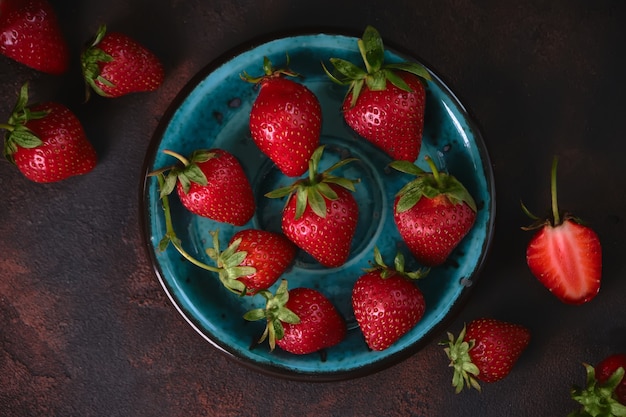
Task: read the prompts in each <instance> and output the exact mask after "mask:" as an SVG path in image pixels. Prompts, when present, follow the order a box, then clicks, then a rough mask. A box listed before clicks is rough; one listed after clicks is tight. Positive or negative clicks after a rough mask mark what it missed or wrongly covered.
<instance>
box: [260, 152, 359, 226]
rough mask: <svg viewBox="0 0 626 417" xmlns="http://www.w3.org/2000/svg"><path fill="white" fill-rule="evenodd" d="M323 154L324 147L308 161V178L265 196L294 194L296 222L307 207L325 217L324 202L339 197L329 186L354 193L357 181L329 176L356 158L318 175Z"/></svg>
mask: <svg viewBox="0 0 626 417" xmlns="http://www.w3.org/2000/svg"><path fill="white" fill-rule="evenodd" d="M323 153H324V146H320V147H318V148H317V149H316V150H315V152H313V155H311V158H310V159H309V171H308V177H307V178H304V179H300V180H298V181H296V182H294V183H293V184H291V185H288V186H286V187H281V188H278V189H276V190H274V191H270V192H269V193H267V194H265V196H266V197H268V198H281V197H285V196H288V195H290V194H292V193H294V192H295V193H296V215H295V219H296V220H298V219H299V218H300V217H302V215H303V214H304V211H305V210H306V207H307V205H308V206H309V207H311V210H313V212H314V213H315V214H316V215H317V216H318V217H322V218H324V217H326V200H330V201H334V200H337V199H338V198H339V197H338V196H337V193H336V192H335V191H334V190H333V189H332V188H331V187H330V184H335V185H339V186H340V187H343V188H345V189H347V190H350V191H355V187H354V185H355V184H356V183H358V182H359V180H358V179H356V180H352V179H347V178H344V177H339V176H336V175H333V174H331V172H332V171H334V170H336V169H339V168H341V167H343V166H344V165H347V164H349V163H350V162H353V161H356V158H347V159H343V160H341V161H339V162H337V163H335V164H334V165H332V166H331V167H329V168H328V169H326V170H325V171H323V172H321V173H318V171H319V164H320V161H321V159H322V154H323Z"/></svg>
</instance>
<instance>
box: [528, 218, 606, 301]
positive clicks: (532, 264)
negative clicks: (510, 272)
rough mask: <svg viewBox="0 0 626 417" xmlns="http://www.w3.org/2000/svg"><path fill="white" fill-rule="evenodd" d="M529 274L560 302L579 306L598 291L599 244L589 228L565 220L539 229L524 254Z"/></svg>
mask: <svg viewBox="0 0 626 417" xmlns="http://www.w3.org/2000/svg"><path fill="white" fill-rule="evenodd" d="M526 261H527V263H528V266H529V268H530V270H531V272H532V273H533V275H534V276H535V277H536V278H537V279H538V280H539V281H540V282H541V283H542V284H543V285H545V286H546V287H547V288H548V289H549V290H550V291H552V293H553V294H554V295H556V296H557V297H558V298H559V299H561V301H563V302H565V303H569V304H582V303H585V302H587V301H589V300H591V299H592V298H593V297H595V295H596V294H597V293H598V291H599V289H600V278H601V272H602V255H601V247H600V241H599V239H598V236H597V235H596V233H595V232H594V231H593V230H591V229H590V228H588V227H586V226H583V225H580V224H578V223H576V222H574V221H573V220H570V219H567V220H565V221H564V222H563V223H562V224H560V225H557V226H551V225H546V226H543V227H542V228H541V230H539V231H538V232H537V233H536V234H535V236H533V239H532V240H531V242H530V244H529V245H528V249H527V251H526Z"/></svg>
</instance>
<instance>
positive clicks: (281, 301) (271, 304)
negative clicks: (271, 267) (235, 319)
mask: <svg viewBox="0 0 626 417" xmlns="http://www.w3.org/2000/svg"><path fill="white" fill-rule="evenodd" d="M259 294H261V295H262V296H263V297H264V298H265V308H257V309H253V310H250V311H248V312H246V313H245V314H244V316H243V318H244V319H245V320H248V321H257V320H263V319H265V320H266V321H267V325H266V326H265V330H264V331H263V334H262V335H261V337H260V338H259V340H258V343H263V341H265V339H267V340H268V342H269V345H270V350H274V348H275V347H276V341H277V340H280V339H282V338H283V336H284V335H285V329H284V327H283V323H290V324H297V323H300V318H299V317H298V316H297V315H296V314H295V313H294V312H293V311H291V310H289V309H288V308H287V307H286V304H287V301H289V291H288V290H287V281H286V280H283V281H282V282H281V283H280V285H279V287H278V289H277V290H276V294H272V293H271V292H270V291H267V290H266V291H260V292H259Z"/></svg>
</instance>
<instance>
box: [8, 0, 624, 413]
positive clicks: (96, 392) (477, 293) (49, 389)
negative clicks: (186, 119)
mask: <svg viewBox="0 0 626 417" xmlns="http://www.w3.org/2000/svg"><path fill="white" fill-rule="evenodd" d="M52 4H53V6H54V7H55V9H56V10H57V13H58V15H59V19H60V21H61V24H62V27H63V30H64V32H65V34H66V36H67V39H68V42H69V43H70V48H71V52H72V54H73V56H74V59H75V60H74V62H73V67H72V69H71V71H70V72H68V73H67V74H65V75H63V76H60V77H55V76H49V75H45V74H41V73H38V72H36V71H33V70H29V69H27V68H25V67H23V66H21V65H19V64H17V63H15V62H13V61H10V60H8V59H5V58H0V95H1V97H2V101H1V103H0V119H2V120H6V118H7V117H8V115H9V113H10V111H11V109H12V106H13V103H14V97H15V95H16V93H17V92H18V90H19V87H20V86H21V85H22V83H24V82H25V81H30V83H31V91H32V94H33V99H34V100H51V99H54V100H57V101H60V102H62V103H64V104H66V105H68V106H69V107H71V108H72V109H73V110H74V111H75V112H76V114H77V115H78V116H79V117H80V119H81V121H82V122H83V124H84V127H85V129H86V131H87V134H88V136H89V138H90V140H91V141H92V142H93V144H94V146H95V147H96V150H97V152H98V154H99V158H100V161H99V165H98V166H97V167H96V169H95V170H94V171H93V172H91V173H90V174H88V175H86V176H84V177H76V178H72V179H69V180H67V181H63V182H59V183H55V184H48V185H40V184H35V183H31V182H29V181H27V180H26V179H25V178H24V177H22V175H21V174H20V173H19V172H18V171H17V170H16V169H14V168H13V167H12V166H11V165H10V164H9V163H0V189H1V196H0V207H1V220H0V254H1V255H0V415H2V416H7V417H14V416H81V417H88V416H94V417H95V416H168V417H176V416H181V417H182V416H185V417H187V416H216V417H217V416H243V415H245V416H268V415H273V416H292V415H296V414H299V415H302V416H361V417H364V416H372V417H374V416H451V415H455V416H532V417H536V416H563V415H566V414H567V413H568V412H569V411H572V410H573V409H574V408H576V404H575V403H574V402H573V401H572V400H571V399H570V398H569V390H570V387H571V385H572V384H582V383H584V371H583V367H582V365H581V363H582V362H583V361H587V362H590V363H595V362H597V361H599V360H600V359H601V358H602V357H603V356H605V355H607V354H609V353H612V352H616V351H626V257H625V256H624V253H625V251H626V223H625V216H626V192H625V189H626V174H625V173H624V167H625V165H624V158H625V157H626V138H625V134H624V128H623V126H622V125H621V122H622V121H623V120H622V118H623V117H624V114H626V100H624V97H625V96H626V82H625V81H624V80H625V79H624V68H626V53H625V52H624V45H625V41H626V30H625V29H624V20H625V19H626V3H624V2H623V1H619V0H614V1H608V0H594V1H581V0H555V1H550V2H546V1H540V0H521V1H517V2H512V1H504V2H503V1H469V0H423V1H415V0H411V1H406V0H386V1H367V0H360V1H353V0H349V1H326V0H320V1H315V2H302V1H298V2H296V1H287V0H257V1H244V0H237V1H230V0H229V1H220V0H214V1H198V0H185V1H182V0H171V1H166V0H151V1H147V0H133V1H118V0H113V1H109V2H102V1H100V2H96V1H73V0H72V1H69V0H63V1H61V0H56V1H52ZM101 23H107V24H108V25H109V27H110V28H112V29H114V30H119V31H123V32H126V33H127V34H129V35H131V36H133V37H135V38H136V39H138V40H140V41H141V42H143V43H144V44H145V45H146V46H148V47H149V48H150V49H152V50H153V51H154V52H155V53H156V54H157V55H159V56H160V57H161V58H162V60H163V62H164V64H165V67H166V72H167V76H166V79H165V82H164V84H163V86H162V87H161V88H160V89H159V90H157V91H156V92H152V93H145V94H135V95H131V96H127V97H124V98H120V99H115V100H106V99H102V98H100V97H96V98H93V99H92V100H90V101H89V102H88V103H84V102H83V85H82V80H81V77H80V70H79V67H78V61H77V56H78V54H79V52H80V49H81V47H82V44H83V42H84V41H86V40H87V39H88V38H89V37H90V36H91V34H92V33H93V32H94V31H95V29H96V28H97V26H98V25H100V24H101ZM367 24H371V25H373V26H375V27H377V28H378V29H379V31H380V32H381V33H382V34H383V36H384V37H385V39H387V40H388V41H389V42H391V43H393V44H397V45H399V46H402V47H403V48H406V49H407V50H409V51H411V52H412V53H413V54H415V55H416V56H419V57H421V58H422V59H423V61H424V62H426V63H428V64H429V65H430V66H431V67H432V68H434V69H435V70H436V71H437V72H438V73H439V74H440V75H441V76H442V77H443V78H444V79H445V80H446V81H447V83H448V84H449V85H450V86H451V87H452V89H453V90H454V91H455V92H456V93H457V94H458V96H459V97H460V98H461V100H462V101H463V102H464V103H465V104H466V105H467V107H468V108H469V109H470V111H471V113H472V114H473V115H474V117H475V119H476V121H477V122H478V124H479V125H480V127H481V129H482V132H483V135H484V139H485V142H486V144H487V147H488V149H489V152H490V156H491V158H492V164H493V170H494V174H495V178H496V188H497V220H496V231H495V236H494V240H493V243H494V244H493V249H492V251H491V254H490V256H489V259H488V261H487V263H486V265H485V268H484V270H483V273H482V275H481V277H480V279H479V280H478V283H477V285H476V287H475V288H474V290H473V292H472V294H471V297H470V298H469V300H468V302H467V304H466V306H465V308H464V309H463V310H462V311H461V312H460V314H459V315H458V316H457V317H456V318H455V320H453V321H452V322H450V326H449V330H451V331H453V332H455V333H456V332H458V330H460V328H461V327H462V325H463V323H464V322H467V321H469V320H471V319H474V318H477V317H479V316H491V317H496V318H500V319H503V320H509V321H514V322H518V323H522V324H524V325H526V326H528V327H529V328H530V329H531V331H532V334H533V339H532V342H531V345H530V346H529V348H528V350H527V351H526V352H525V353H524V355H523V356H522V358H521V359H520V361H519V362H518V364H517V365H516V367H515V369H514V371H513V372H512V373H511V374H510V375H509V376H508V377H507V378H506V379H505V380H503V381H500V382H498V383H495V384H491V385H485V386H483V392H482V393H477V392H463V393H461V394H460V395H455V394H454V392H453V390H452V387H451V386H450V379H451V373H450V369H449V368H448V367H447V365H448V362H447V359H446V358H445V355H444V354H443V352H442V350H441V347H440V346H438V345H437V340H438V339H443V338H445V330H448V329H444V330H443V331H442V332H441V334H440V335H438V337H437V338H436V340H433V342H432V343H430V344H428V345H427V346H426V347H425V348H424V349H422V350H421V351H419V352H418V353H416V354H415V355H413V356H411V357H410V358H409V359H407V360H405V361H403V362H402V363H401V364H399V365H396V366H393V367H391V368H390V369H386V370H384V371H381V372H378V373H376V374H374V375H371V376H367V377H363V378H359V379H356V380H348V381H343V382H335V383H307V382H299V383H295V382H290V381H285V380H281V379H276V378H273V377H269V376H264V375H261V374H258V373H256V372H253V371H251V370H248V369H246V368H243V367H241V366H239V365H236V364H234V363H233V362H232V361H231V360H229V359H228V358H226V357H225V356H223V355H222V354H221V353H220V352H218V351H216V350H214V349H213V348H212V347H211V346H210V345H209V344H208V343H207V342H206V341H205V340H204V339H203V338H202V337H200V336H199V335H198V334H197V333H195V331H194V330H193V329H192V328H191V327H190V326H188V325H187V323H186V322H185V321H184V320H183V318H182V317H181V316H180V315H179V313H178V312H177V311H176V310H175V308H174V307H173V305H172V304H171V302H170V301H169V299H168V298H167V297H166V296H165V294H164V291H163V290H162V288H161V287H160V284H159V283H158V281H157V279H156V278H155V276H154V274H153V271H152V267H151V265H150V263H149V260H148V257H147V255H146V253H145V251H144V249H143V247H142V235H141V230H140V214H139V189H140V183H141V181H142V175H143V172H142V163H143V159H144V155H145V153H146V150H147V148H148V144H149V142H150V140H151V138H152V135H153V133H154V131H155V129H156V127H157V125H158V123H159V120H160V117H161V116H162V115H163V113H164V112H165V110H166V109H167V107H168V105H169V103H170V102H171V101H172V100H173V99H174V97H175V96H176V94H177V93H178V92H179V91H180V90H181V88H183V86H184V85H185V84H186V83H187V82H188V81H189V80H190V78H192V77H193V75H194V74H196V73H197V72H198V71H199V70H200V69H201V68H203V67H204V66H205V65H207V64H208V63H209V62H210V61H211V60H213V59H215V58H216V57H218V56H220V55H221V54H223V53H225V52H226V51H228V50H229V49H231V48H233V47H235V46H237V45H239V44H241V43H243V42H246V41H248V40H250V39H252V38H255V37H258V36H262V35H266V34H269V33H275V32H282V31H287V30H294V29H301V28H317V27H320V28H321V27H323V28H330V29H336V30H341V31H350V32H354V33H355V34H360V33H361V32H362V30H363V28H364V27H365V26H366V25H367ZM553 155H559V156H560V158H561V159H560V166H559V186H560V187H559V197H560V203H561V206H562V207H563V208H568V209H571V210H572V211H575V212H576V214H577V215H579V216H580V217H582V218H584V219H585V220H586V221H587V222H588V223H589V224H590V225H592V226H593V227H594V228H595V230H596V231H597V232H598V234H599V235H600V238H601V240H602V243H603V248H604V274H603V286H602V289H601V291H600V294H599V295H598V296H597V298H595V299H594V300H593V301H592V302H590V303H588V304H586V305H582V306H569V305H565V304H561V303H560V302H559V301H557V300H556V298H554V297H553V296H552V295H551V294H549V293H548V291H546V290H545V289H544V288H543V287H542V286H541V285H540V284H539V283H538V281H537V280H536V279H535V278H533V277H532V276H531V275H530V273H529V271H528V268H527V267H526V264H525V261H524V250H525V245H526V243H527V242H528V240H529V239H530V234H528V233H526V232H524V231H522V230H521V229H520V226H523V225H526V224H527V223H528V221H527V218H526V217H525V215H524V214H523V213H522V211H521V209H520V200H521V199H523V200H524V202H525V203H526V204H527V205H528V206H529V207H531V208H535V209H539V208H541V207H545V208H546V209H548V207H549V204H550V200H549V188H548V186H549V166H550V161H551V159H552V157H553Z"/></svg>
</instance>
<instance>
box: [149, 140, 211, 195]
mask: <svg viewBox="0 0 626 417" xmlns="http://www.w3.org/2000/svg"><path fill="white" fill-rule="evenodd" d="M163 153H164V154H166V155H170V156H173V157H174V158H176V159H178V161H180V163H181V164H179V165H174V166H171V167H166V168H161V169H159V170H156V171H153V172H151V173H150V174H148V175H150V176H155V175H159V174H163V173H165V172H167V175H166V176H165V183H164V184H163V186H162V187H161V191H160V196H161V198H163V197H164V196H166V195H169V194H171V193H172V191H174V188H175V187H176V183H177V181H180V183H181V185H182V187H183V191H184V192H185V194H187V193H188V192H189V188H190V187H191V183H192V182H194V183H196V184H199V185H207V184H208V180H207V177H206V175H204V172H202V169H200V167H199V166H198V164H200V163H203V162H206V161H208V160H210V159H211V158H214V157H215V153H214V152H210V151H208V150H204V149H199V150H196V151H194V152H193V153H192V154H191V156H190V157H189V158H185V157H184V156H182V155H180V154H178V153H176V152H173V151H170V150H168V149H166V150H164V151H163Z"/></svg>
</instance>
